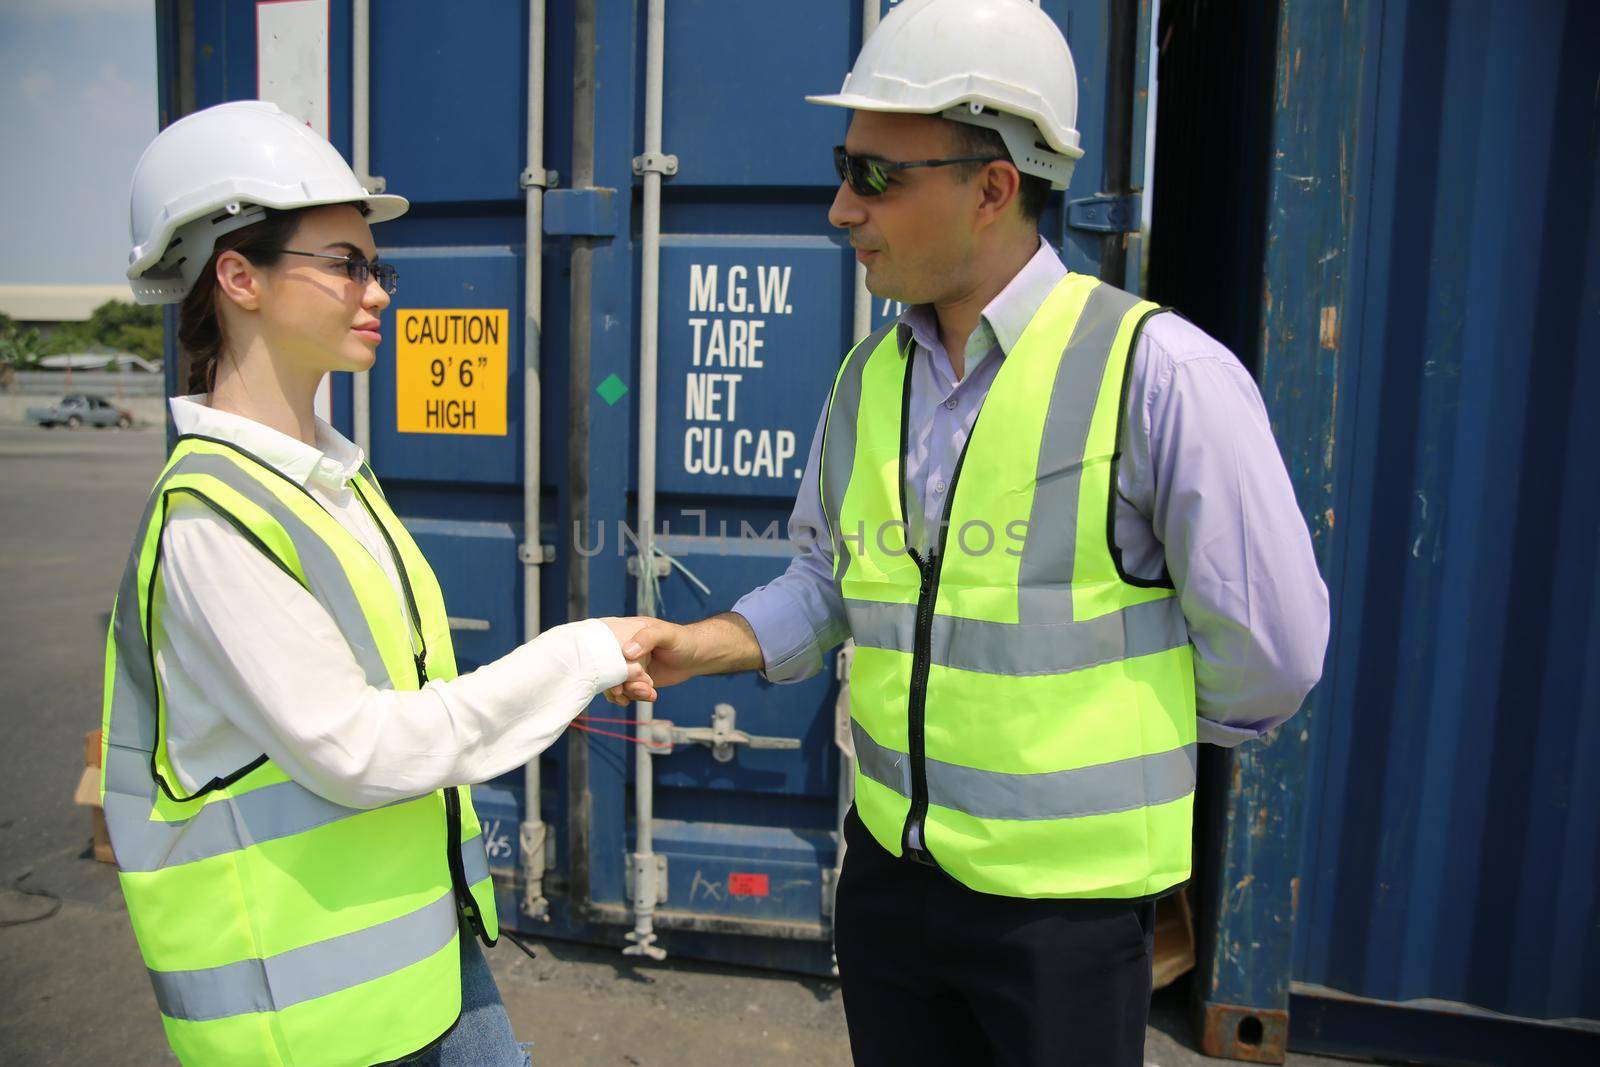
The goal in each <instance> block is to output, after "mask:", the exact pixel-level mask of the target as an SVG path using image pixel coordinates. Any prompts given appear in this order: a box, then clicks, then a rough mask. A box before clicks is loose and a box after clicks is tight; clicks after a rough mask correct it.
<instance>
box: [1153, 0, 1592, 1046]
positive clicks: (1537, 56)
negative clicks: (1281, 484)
mask: <svg viewBox="0 0 1600 1067" xmlns="http://www.w3.org/2000/svg"><path fill="white" fill-rule="evenodd" d="M1200 6H1203V5H1200ZM1277 38H1278V42H1279V43H1278V54H1277V63H1276V78H1275V82H1274V85H1273V92H1272V98H1271V103H1270V107H1271V154H1270V159H1269V167H1270V170H1269V179H1268V183H1269V191H1268V194H1267V200H1266V203H1265V204H1264V205H1263V209H1264V211H1265V219H1266V225H1265V232H1266V243H1265V266H1264V277H1263V284H1262V287H1261V291H1262V294H1263V295H1262V307H1261V316H1260V322H1261V328H1260V334H1259V338H1258V348H1257V351H1256V352H1254V353H1252V355H1253V357H1254V359H1255V362H1256V366H1258V367H1259V377H1260V381H1261V384H1262V388H1263V393H1264V395H1265V396H1266V399H1267V403H1268V407H1269V409H1270V410H1271V412H1272V416H1273V420H1274V425H1275V429H1276V431H1277V435H1278V440H1279V442H1280V445H1281V447H1282V448H1283V450H1284V452H1285V455H1286V458H1287V459H1288V461H1289V466H1290V471H1291V474H1292V475H1293V477H1294V479H1295V483H1296V489H1297V492H1298V493H1299V497H1300V502H1301V505H1302V507H1303V508H1304V510H1305V511H1306V513H1307V515H1308V518H1309V519H1310V520H1311V523H1312V528H1313V532H1314V535H1315V536H1316V538H1317V540H1318V547H1319V552H1320V554H1321V558H1322V560H1323V570H1324V573H1325V575H1326V576H1327V579H1328V585H1329V589H1330V592H1331V594H1332V598H1333V604H1334V613H1333V619H1334V626H1333V637H1332V644H1331V647H1330V651H1329V655H1328V664H1327V669H1326V671H1325V674H1324V677H1323V681H1322V683H1321V685H1320V686H1319V687H1318V689H1317V691H1316V694H1315V695H1314V697H1313V698H1312V700H1311V702H1310V705H1309V706H1308V708H1307V709H1306V710H1305V711H1304V712H1302V714H1301V716H1300V717H1299V718H1297V719H1295V720H1293V721H1291V722H1290V723H1289V725H1288V726H1287V727H1286V728H1285V729H1283V730H1280V731H1277V732H1276V734H1275V735H1273V736H1272V737H1271V738H1270V739H1269V740H1268V741H1267V742H1265V743H1263V744H1260V745H1253V746H1246V747H1244V748H1241V749H1239V750H1238V751H1237V752H1235V753H1233V754H1232V755H1231V756H1230V757H1229V759H1228V761H1227V763H1226V765H1225V766H1223V767H1219V768H1216V769H1217V771H1218V773H1217V775H1216V776H1215V778H1213V779H1212V780H1210V781H1208V782H1206V783H1204V784H1205V785H1210V786H1212V787H1213V788H1211V789H1210V794H1211V799H1212V800H1213V801H1214V808H1213V810H1214V814H1215V815H1216V816H1217V818H1216V820H1215V822H1214V824H1213V826H1212V828H1211V829H1212V831H1213V833H1212V834H1211V836H1210V838H1209V839H1208V841H1209V844H1210V846H1211V847H1209V848H1208V849H1207V862H1209V864H1210V877H1209V878H1208V879H1207V885H1206V889H1207V892H1206V894H1205V896H1206V898H1207V903H1206V906H1205V907H1203V908H1202V912H1201V926H1202V930H1203V933H1204V935H1205V936H1204V940H1205V944H1204V945H1203V946H1202V951H1201V953H1200V961H1199V967H1198V971H1197V978H1198V984H1199V986H1200V989H1199V990H1198V991H1197V992H1198V995H1199V997H1200V999H1201V1001H1202V1003H1203V1007H1204V1011H1203V1014H1202V1017H1203V1019H1204V1031H1205V1046H1206V1048H1207V1050H1208V1051H1212V1052H1214V1053H1217V1054H1227V1055H1235V1056H1239V1057H1241V1058H1249V1059H1261V1060H1269V1061H1270V1060H1272V1059H1274V1058H1277V1059H1279V1060H1281V1057H1282V1053H1283V1049H1284V1047H1285V1039H1286V1040H1287V1045H1288V1046H1289V1047H1292V1048H1299V1049H1307V1050H1319V1051H1325V1052H1332V1053H1338V1054H1345V1055H1356V1056H1368V1055H1377V1056H1390V1057H1394V1058H1397V1059H1404V1060H1405V1061H1406V1062H1427V1063H1452V1064H1455V1063H1473V1064H1479V1063H1482V1064H1541V1065H1543V1064H1563V1065H1564V1064H1580V1063H1583V1064H1588V1063H1597V1062H1600V888H1597V887H1600V776H1597V775H1596V774H1595V773H1594V769H1593V768H1594V766H1595V764H1596V762H1597V761H1600V674H1597V670H1596V668H1597V665H1600V570H1597V568H1596V547H1597V545H1600V480H1597V479H1596V477H1595V474H1594V469H1593V464H1594V457H1595V455H1596V454H1597V451H1600V441H1597V438H1596V420H1595V418H1594V416H1593V413H1592V412H1591V411H1590V408H1591V407H1592V403H1593V398H1594V396H1595V393H1596V389H1597V388H1600V378H1597V367H1600V168H1597V155H1600V152H1597V146H1600V140H1597V137H1600V125H1597V111H1596V107H1597V98H1596V95H1595V94H1596V86H1597V85H1600V8H1597V7H1596V5H1594V4H1593V3H1589V2H1585V0H1567V2H1562V0H1552V2H1548V3H1535V4H1518V5H1512V4H1497V3H1492V2H1489V0H1478V2H1461V3H1444V2H1436V3H1418V4H1384V3H1379V2H1373V0H1365V2H1363V0H1352V2H1350V3H1346V4H1343V5H1334V4H1323V3H1310V2H1299V0H1284V2H1283V3H1281V4H1280V6H1279V24H1278V34H1277ZM1163 88H1164V89H1165V86H1163ZM1155 241H1156V243H1157V245H1159V241H1160V238H1159V234H1158V236H1157V237H1156V238H1155Z"/></svg>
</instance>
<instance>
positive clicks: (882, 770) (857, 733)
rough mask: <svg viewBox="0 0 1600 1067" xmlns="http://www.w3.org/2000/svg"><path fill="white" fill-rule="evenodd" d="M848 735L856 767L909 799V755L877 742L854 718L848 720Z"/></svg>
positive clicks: (875, 780)
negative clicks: (853, 745) (854, 752)
mask: <svg viewBox="0 0 1600 1067" xmlns="http://www.w3.org/2000/svg"><path fill="white" fill-rule="evenodd" d="M850 737H851V739H852V740H853V741H854V742H855V749H856V767H857V768H859V769H860V771H861V773H862V774H864V775H866V776H867V777H868V778H871V779H872V780H873V781H874V782H877V783H878V784H879V785H883V786H888V787H889V788H890V789H892V790H894V791H895V792H896V793H899V794H900V795H901V796H903V797H905V798H906V799H908V800H909V799H910V798H911V756H910V755H909V754H908V753H905V752H897V751H895V750H894V749H892V748H887V747H885V746H883V745H880V744H878V742H877V741H875V740H873V738H872V735H871V734H869V733H867V731H866V730H865V728H863V727H862V725H861V723H859V722H857V721H856V720H855V719H851V720H850ZM929 762H932V761H929Z"/></svg>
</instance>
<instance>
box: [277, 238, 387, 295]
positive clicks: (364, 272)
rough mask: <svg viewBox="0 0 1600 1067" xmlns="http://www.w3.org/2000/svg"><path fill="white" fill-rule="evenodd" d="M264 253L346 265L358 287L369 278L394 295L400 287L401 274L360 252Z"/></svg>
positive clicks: (280, 250)
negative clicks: (333, 253)
mask: <svg viewBox="0 0 1600 1067" xmlns="http://www.w3.org/2000/svg"><path fill="white" fill-rule="evenodd" d="M261 251H263V252H277V253H278V254H280V255H285V256H310V257H311V258H312V259H332V260H336V261H338V262H340V263H343V264H344V273H345V276H346V277H347V278H349V279H350V280H351V281H353V282H355V283H357V284H358V285H366V284H367V279H368V278H369V277H371V278H376V279H377V280H378V284H379V285H380V286H382V287H383V291H384V292H386V293H390V294H393V293H394V291H395V289H396V288H398V287H399V285H400V272H399V271H397V270H395V269H394V267H392V266H390V265H389V264H387V263H374V262H372V261H371V260H369V259H368V258H367V257H366V256H364V255H362V254H361V253H360V252H348V253H346V254H345V255H342V256H335V255H330V254H328V253H327V252H300V251H297V250H296V249H293V248H263V249H261Z"/></svg>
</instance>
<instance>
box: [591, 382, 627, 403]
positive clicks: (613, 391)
mask: <svg viewBox="0 0 1600 1067" xmlns="http://www.w3.org/2000/svg"><path fill="white" fill-rule="evenodd" d="M594 391H595V392H597V393H599V394H600V399H601V400H604V401H605V402H606V406H608V407H609V406H611V405H612V404H615V403H616V402H617V401H619V400H621V399H622V394H624V393H626V392H627V391H628V387H627V386H626V385H624V384H622V379H621V378H618V377H617V376H616V375H615V374H610V375H607V376H606V380H605V381H603V382H601V383H600V384H599V385H597V386H596V387H595V390H594Z"/></svg>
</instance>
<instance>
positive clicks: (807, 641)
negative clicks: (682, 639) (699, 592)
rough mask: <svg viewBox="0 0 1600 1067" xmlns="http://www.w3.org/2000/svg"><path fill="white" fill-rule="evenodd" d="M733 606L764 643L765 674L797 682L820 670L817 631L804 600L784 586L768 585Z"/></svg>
mask: <svg viewBox="0 0 1600 1067" xmlns="http://www.w3.org/2000/svg"><path fill="white" fill-rule="evenodd" d="M733 610H734V611H735V612H737V613H738V614H740V615H742V616H744V620H745V622H748V623H749V624H750V630H751V632H752V633H754V634H755V635H756V644H758V645H760V646H761V661H762V663H764V664H766V666H765V667H764V668H762V671H761V674H762V677H764V678H766V680H767V681H769V682H779V683H782V682H796V681H799V680H800V679H802V678H806V677H809V676H810V675H811V674H813V673H814V672H815V670H816V668H815V666H814V665H813V663H812V661H813V660H816V659H817V658H818V657H817V654H816V648H817V635H816V633H815V632H814V631H813V630H812V629H811V624H810V623H809V622H807V621H806V615H805V611H804V610H803V609H802V608H801V606H800V602H799V601H797V600H796V599H795V598H794V597H793V596H791V595H790V594H789V593H788V592H787V591H786V590H784V589H783V588H782V587H781V586H772V585H765V586H762V587H761V588H760V589H756V590H753V591H751V592H749V593H746V594H745V595H744V596H742V597H740V598H739V602H738V603H737V604H735V605H734V606H733Z"/></svg>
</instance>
